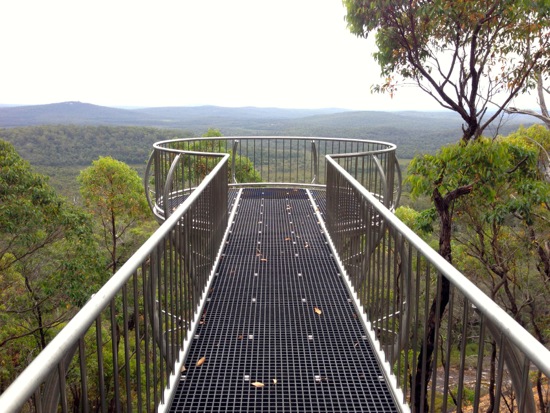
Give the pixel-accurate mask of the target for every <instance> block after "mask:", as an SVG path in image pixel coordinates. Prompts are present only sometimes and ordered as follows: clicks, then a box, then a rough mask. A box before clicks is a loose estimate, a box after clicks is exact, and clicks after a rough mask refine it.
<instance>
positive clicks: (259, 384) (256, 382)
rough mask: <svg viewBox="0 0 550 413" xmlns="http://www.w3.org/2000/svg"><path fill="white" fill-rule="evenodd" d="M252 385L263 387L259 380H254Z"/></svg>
mask: <svg viewBox="0 0 550 413" xmlns="http://www.w3.org/2000/svg"><path fill="white" fill-rule="evenodd" d="M252 385H253V386H254V387H264V386H265V384H263V383H262V382H260V381H255V382H254V383H252Z"/></svg>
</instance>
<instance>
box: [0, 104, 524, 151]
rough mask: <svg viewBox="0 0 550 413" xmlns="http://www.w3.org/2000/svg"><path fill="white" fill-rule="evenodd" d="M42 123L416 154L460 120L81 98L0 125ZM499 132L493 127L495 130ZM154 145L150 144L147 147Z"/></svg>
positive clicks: (504, 128) (438, 115)
mask: <svg viewBox="0 0 550 413" xmlns="http://www.w3.org/2000/svg"><path fill="white" fill-rule="evenodd" d="M532 123H534V120H533V118H529V117H525V116H523V117H522V116H514V117H510V118H508V119H507V120H506V122H504V123H502V124H501V125H500V129H499V133H501V134H508V133H510V132H511V131H514V130H516V129H517V128H518V127H519V126H520V125H521V124H525V125H529V124H532ZM37 125H83V126H139V127H154V128H162V129H171V130H180V131H182V132H183V131H184V132H185V133H186V134H188V135H195V136H200V135H202V134H203V133H204V132H205V131H206V130H208V128H216V129H219V130H220V131H221V132H222V134H223V135H225V136H239V135H243V136H251V135H263V136H270V135H276V136H284V135H288V136H324V137H336V138H366V139H373V140H382V141H387V142H392V143H395V144H396V145H397V146H398V154H399V156H400V157H403V158H411V157H413V156H414V155H415V154H416V153H419V152H434V151H435V150H437V148H439V147H441V145H443V144H446V143H449V142H456V141H457V140H458V139H459V137H460V135H461V120H460V118H459V117H458V115H456V114H455V113H453V112H450V111H449V112H447V111H441V112H414V111H409V112H382V111H349V110H344V109H337V108H328V109H280V108H257V107H243V108H226V107H219V106H199V107H160V108H137V109H136V108H133V109H121V108H111V107H105V106H98V105H92V104H89V103H82V102H63V103H53V104H48V105H35V106H16V107H6V106H4V107H3V106H2V105H0V128H17V127H26V126H37ZM493 133H494V130H493V131H491V130H489V131H488V134H493ZM147 149H150V148H147Z"/></svg>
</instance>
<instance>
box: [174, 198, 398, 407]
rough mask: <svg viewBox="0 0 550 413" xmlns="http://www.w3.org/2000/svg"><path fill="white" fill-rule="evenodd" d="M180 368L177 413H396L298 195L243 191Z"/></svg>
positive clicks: (341, 284)
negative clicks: (262, 412) (212, 280)
mask: <svg viewBox="0 0 550 413" xmlns="http://www.w3.org/2000/svg"><path fill="white" fill-rule="evenodd" d="M316 310H320V311H316ZM319 313H320V314H319ZM203 357H204V361H203V362H202V364H201V363H198V364H200V365H197V362H198V361H199V360H201V359H202V358H203ZM185 366H186V371H184V372H183V373H182V376H181V379H180V382H179V386H178V389H177V391H176V395H175V397H174V400H173V403H172V406H171V409H170V411H171V412H174V413H175V412H188V411H192V412H199V411H200V412H222V411H223V412H225V411H238V412H245V411H246V412H252V411H266V412H344V411H345V412H352V411H356V412H397V411H399V410H398V408H397V407H396V405H395V402H394V400H393V398H392V395H391V392H390V390H389V389H388V386H387V384H386V382H385V381H384V379H383V376H382V373H381V370H380V368H379V364H378V361H377V359H376V355H375V354H374V352H373V350H372V349H371V346H370V342H369V340H368V338H367V335H366V332H365V331H364V330H363V327H362V324H361V322H360V320H359V319H358V317H357V315H356V312H355V307H354V305H353V303H352V301H351V299H350V297H349V295H348V293H347V290H346V287H345V285H344V282H343V280H342V277H340V275H339V274H338V269H337V265H336V263H335V261H334V259H333V258H332V256H331V254H330V249H329V247H328V245H327V242H326V239H325V237H324V235H323V233H322V231H321V228H320V226H319V223H318V222H317V217H316V215H315V211H314V207H313V206H312V204H311V203H310V201H309V199H308V196H307V193H306V192H305V191H302V190H300V191H294V190H290V191H288V190H284V191H280V190H275V191H274V190H269V189H253V190H251V189H245V190H243V193H242V195H241V199H240V202H239V206H238V209H237V214H236V215H235V220H234V223H233V226H232V228H231V233H230V235H229V238H228V240H227V243H226V246H225V248H224V251H223V256H222V261H221V264H220V266H219V268H218V272H217V275H216V278H215V281H214V283H213V286H212V288H211V290H210V291H209V294H208V298H207V303H206V306H205V310H204V313H203V314H202V316H201V321H200V323H199V326H198V329H197V331H196V335H195V337H194V339H193V342H192V344H191V347H190V350H189V353H188V355H187V359H186V362H185ZM253 383H261V384H263V386H261V387H255V386H254V385H253Z"/></svg>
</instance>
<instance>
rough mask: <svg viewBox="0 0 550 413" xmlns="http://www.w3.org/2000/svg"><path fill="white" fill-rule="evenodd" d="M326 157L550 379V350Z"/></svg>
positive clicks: (329, 160) (330, 160) (328, 157)
mask: <svg viewBox="0 0 550 413" xmlns="http://www.w3.org/2000/svg"><path fill="white" fill-rule="evenodd" d="M332 158H333V157H332V156H331V155H327V157H326V160H327V162H329V163H330V164H331V165H332V166H334V167H335V168H336V169H337V170H338V171H339V172H340V173H341V174H342V175H343V176H344V177H345V178H346V179H347V180H348V181H349V183H350V184H351V185H352V186H353V187H354V189H355V190H356V191H358V192H359V193H360V194H361V196H363V197H365V198H366V199H367V200H368V201H369V203H371V204H372V205H373V206H374V207H375V208H376V211H377V212H378V213H379V214H380V215H382V217H383V218H384V219H385V220H387V221H388V222H390V223H391V225H392V226H394V227H395V228H396V229H397V230H398V231H399V232H400V233H401V234H402V235H403V236H404V237H405V238H406V239H407V241H409V242H410V243H411V244H412V245H413V246H414V247H416V248H417V249H418V250H421V251H422V252H423V253H424V254H425V257H426V259H427V260H428V261H429V262H430V263H432V264H433V265H434V266H435V267H436V268H437V269H438V270H439V271H440V272H441V274H442V275H443V276H444V277H446V278H447V279H448V280H449V281H450V282H451V283H452V284H453V286H454V287H455V288H457V289H458V290H459V291H460V292H461V293H462V294H463V295H464V296H465V297H466V298H468V300H469V301H471V302H472V303H473V304H474V305H475V306H476V307H477V309H478V311H482V312H483V314H484V316H485V317H487V318H488V319H489V320H490V321H491V322H492V323H493V324H494V325H495V326H496V327H497V328H498V329H499V330H500V331H502V332H503V333H504V334H505V335H506V337H507V338H508V339H509V340H510V341H511V342H512V343H513V344H514V345H515V346H516V347H517V348H518V349H519V350H521V351H522V352H523V353H524V354H526V355H527V356H528V357H529V358H530V359H531V361H533V363H534V364H535V365H536V366H537V368H539V369H540V370H541V371H542V372H543V373H544V374H545V375H547V376H550V350H548V349H547V348H546V347H545V346H543V345H542V344H541V343H540V342H539V341H537V340H536V339H535V338H534V337H533V336H532V335H531V334H529V333H528V332H527V331H526V330H525V329H524V328H523V327H522V326H521V325H520V324H519V323H518V322H517V321H515V320H514V319H513V318H512V317H511V316H510V315H509V314H508V313H506V312H505V311H504V310H503V309H502V308H501V307H500V306H499V305H498V304H496V303H495V302H494V301H493V300H490V299H488V297H487V295H486V294H485V293H484V292H483V291H481V290H480V289H479V288H478V287H477V286H476V285H475V284H474V283H473V282H471V281H470V280H469V279H468V278H466V277H465V276H464V275H463V274H462V273H461V272H460V271H458V270H457V269H456V268H455V267H453V266H452V265H451V264H450V263H449V262H448V261H447V260H445V259H444V258H443V257H442V256H441V255H439V254H438V253H437V252H436V251H434V250H433V249H432V248H431V247H430V246H429V245H428V244H427V243H426V242H425V241H424V240H422V239H421V238H420V237H419V236H418V235H416V233H414V232H413V231H412V230H411V229H410V228H409V227H407V226H406V225H405V224H403V223H402V222H401V221H400V220H399V219H398V218H397V217H396V216H395V215H394V214H392V213H391V211H390V210H389V209H387V208H386V207H385V206H384V205H382V203H380V202H379V201H378V200H377V199H376V197H374V196H373V195H372V194H371V193H370V192H369V191H367V190H366V189H365V188H364V187H363V186H362V185H361V184H360V183H359V182H357V180H356V179H355V178H354V177H353V176H351V174H349V173H348V172H347V171H346V170H345V169H344V168H342V167H341V166H340V165H339V164H338V163H337V162H335V161H334V159H332Z"/></svg>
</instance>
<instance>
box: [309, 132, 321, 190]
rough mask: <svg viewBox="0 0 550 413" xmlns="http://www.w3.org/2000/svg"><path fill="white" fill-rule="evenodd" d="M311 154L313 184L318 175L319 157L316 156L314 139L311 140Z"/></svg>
mask: <svg viewBox="0 0 550 413" xmlns="http://www.w3.org/2000/svg"><path fill="white" fill-rule="evenodd" d="M311 155H312V157H313V179H312V180H311V183H312V184H314V183H315V181H316V180H317V177H318V176H319V158H318V156H317V144H316V143H315V141H314V140H312V141H311Z"/></svg>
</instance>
